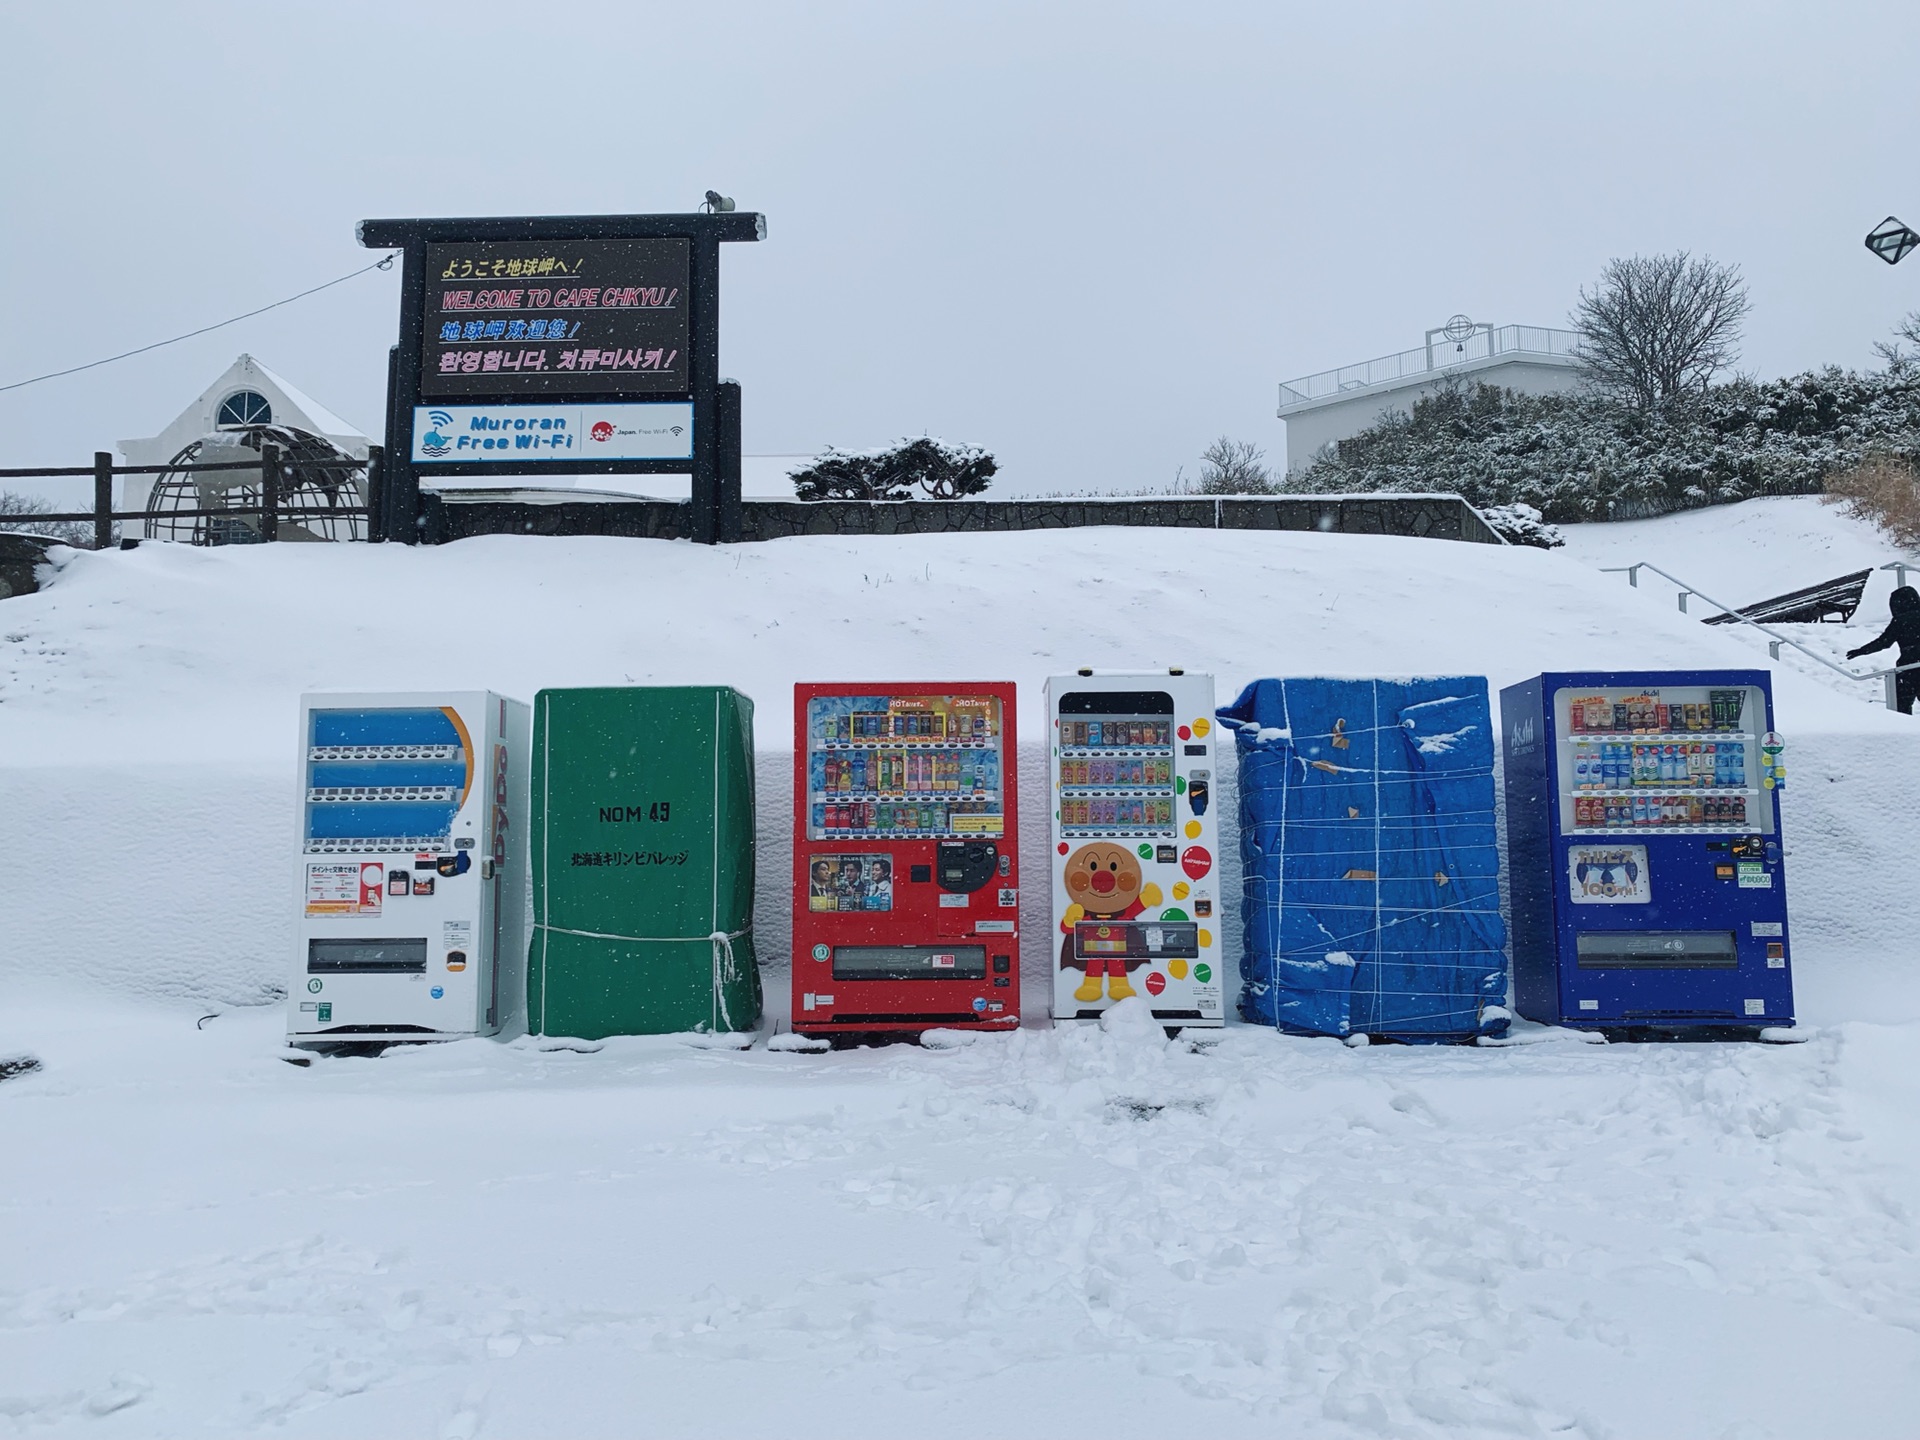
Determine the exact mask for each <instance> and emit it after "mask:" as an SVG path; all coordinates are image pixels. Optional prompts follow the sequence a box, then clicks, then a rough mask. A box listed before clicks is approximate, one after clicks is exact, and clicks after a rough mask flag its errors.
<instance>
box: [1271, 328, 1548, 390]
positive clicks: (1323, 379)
mask: <svg viewBox="0 0 1920 1440" xmlns="http://www.w3.org/2000/svg"><path fill="white" fill-rule="evenodd" d="M1579 347H1580V332H1579V331H1577V330H1554V329H1551V328H1549V327H1547V326H1545V325H1501V326H1498V327H1488V328H1487V329H1484V330H1476V331H1475V332H1474V333H1473V334H1472V335H1469V336H1468V337H1466V338H1465V339H1464V340H1460V341H1453V340H1446V339H1440V340H1430V341H1429V342H1428V343H1427V344H1425V345H1422V346H1420V347H1419V348H1418V349H1415V350H1402V351H1401V352H1400V353H1399V354H1397V355H1382V356H1381V357H1380V358H1379V359H1377V360H1363V361H1361V362H1360V363H1359V364H1358V365H1343V366H1341V367H1340V368H1339V369H1338V370H1322V371H1321V372H1320V373H1319V374H1317V375H1305V376H1302V377H1301V378H1300V379H1298V380H1288V381H1286V382H1285V383H1283V384H1282V385H1281V386H1280V408H1281V409H1282V410H1285V409H1286V408H1287V407H1288V406H1289V405H1305V404H1307V403H1308V402H1310V401H1314V400H1325V399H1327V398H1328V397H1329V396H1333V395H1338V394H1340V393H1342V392H1343V391H1348V390H1366V389H1370V388H1371V387H1373V386H1375V385H1386V384H1390V383H1392V382H1393V381H1395V380H1407V379H1411V378H1413V377H1414V376H1420V375H1430V374H1434V373H1436V372H1442V371H1446V370H1449V369H1451V368H1452V367H1454V366H1456V365H1467V364H1471V363H1472V362H1473V361H1475V360H1490V359H1492V358H1494V357H1495V356H1497V355H1541V356H1551V357H1553V358H1556V359H1562V360H1571V359H1575V358H1576V357H1577V356H1578V354H1579Z"/></svg>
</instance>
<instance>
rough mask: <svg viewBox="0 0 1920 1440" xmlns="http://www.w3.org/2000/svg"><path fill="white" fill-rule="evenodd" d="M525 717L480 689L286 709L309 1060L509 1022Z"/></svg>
mask: <svg viewBox="0 0 1920 1440" xmlns="http://www.w3.org/2000/svg"><path fill="white" fill-rule="evenodd" d="M526 786H527V707H526V706H525V705H524V704H522V703H520V702H519V701H516V700H508V699H506V698H504V697H502V696H498V695H492V694H488V693H486V692H462V693H454V694H405V695H394V694H387V695H308V696H305V697H303V698H302V700H301V704H300V805H299V815H300V833H299V859H298V861H297V871H296V874H297V878H298V887H299V888H298V905H299V910H298V914H299V917H300V921H299V926H298V939H297V943H296V951H295V958H294V977H293V984H292V985H291V986H290V987H289V999H288V1002H287V1038H288V1040H289V1042H290V1043H292V1044H294V1045H297V1046H304V1047H308V1048H326V1047H331V1046H338V1045H350V1044H369V1043H372V1044H379V1043H387V1042H393V1041H403V1040H435V1039H453V1038H458V1037H461V1036H465V1035H490V1034H496V1033H498V1032H500V1031H501V1030H503V1029H506V1030H511V1029H513V1028H516V1027H517V1026H518V1025H519V1024H521V1023H522V1017H523V1011H522V1009H521V1006H520V996H521V994H522V982H521V968H520V956H521V953H522V951H521V946H522V944H523V943H524V942H523V938H522V937H523V933H524V924H525V895H524V887H525V884H526V868H525V861H524V858H523V850H524V832H525V826H526V813H527V811H526Z"/></svg>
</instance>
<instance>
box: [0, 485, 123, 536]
mask: <svg viewBox="0 0 1920 1440" xmlns="http://www.w3.org/2000/svg"><path fill="white" fill-rule="evenodd" d="M53 513H54V509H53V506H52V505H50V504H48V503H47V502H46V501H45V500H42V499H40V498H39V497H38V496H36V495H20V494H16V493H15V492H14V491H12V490H0V531H11V530H17V531H19V532H21V533H22V534H26V535H44V536H46V537H47V538H48V539H50V540H58V541H60V542H61V544H63V545H72V546H74V547H75V548H76V549H91V548H92V547H93V522H92V521H91V520H37V519H35V518H34V517H35V516H37V515H50V514H53ZM114 533H115V534H116V535H118V534H119V527H118V526H115V527H114Z"/></svg>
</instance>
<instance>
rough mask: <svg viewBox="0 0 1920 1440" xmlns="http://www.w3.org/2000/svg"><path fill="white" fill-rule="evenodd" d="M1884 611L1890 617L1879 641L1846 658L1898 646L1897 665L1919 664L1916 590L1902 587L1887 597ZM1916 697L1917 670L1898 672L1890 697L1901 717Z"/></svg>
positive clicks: (1919, 687) (1918, 595)
mask: <svg viewBox="0 0 1920 1440" xmlns="http://www.w3.org/2000/svg"><path fill="white" fill-rule="evenodd" d="M1887 609H1888V610H1889V611H1891V612H1892V613H1891V616H1890V618H1889V619H1888V621H1887V628H1886V629H1884V630H1882V631H1881V632H1880V638H1879V639H1878V640H1876V641H1874V642H1873V643H1872V644H1871V645H1862V646H1861V647H1860V648H1859V649H1858V650H1849V651H1848V652H1847V658H1848V659H1849V660H1856V659H1858V658H1859V657H1860V656H1862V655H1871V654H1873V652H1874V651H1876V650H1884V649H1886V648H1887V647H1888V646H1889V645H1898V646H1899V647H1900V652H1899V653H1900V659H1899V661H1898V663H1899V664H1901V665H1913V664H1920V590H1915V589H1914V588H1913V586H1911V585H1902V586H1901V587H1900V588H1899V589H1897V590H1895V591H1894V592H1893V594H1891V595H1890V596H1888V597H1887ZM1916 696H1920V670H1902V671H1901V672H1900V673H1899V674H1898V675H1896V676H1894V679H1893V697H1894V700H1895V701H1896V702H1897V703H1898V704H1899V706H1900V713H1901V714H1902V715H1911V714H1912V713H1913V702H1914V699H1915V697H1916Z"/></svg>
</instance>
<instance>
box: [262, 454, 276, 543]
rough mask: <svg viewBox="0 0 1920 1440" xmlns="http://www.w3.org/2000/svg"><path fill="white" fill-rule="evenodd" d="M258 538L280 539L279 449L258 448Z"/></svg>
mask: <svg viewBox="0 0 1920 1440" xmlns="http://www.w3.org/2000/svg"><path fill="white" fill-rule="evenodd" d="M260 538H261V539H262V540H269V541H271V540H278V539H279V538H280V447H279V446H278V445H269V444H262V445H261V447H260Z"/></svg>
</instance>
